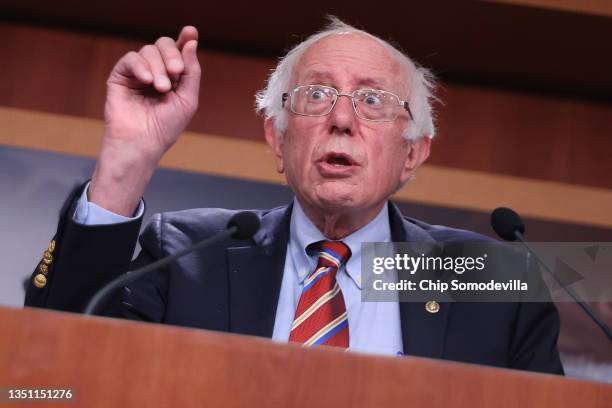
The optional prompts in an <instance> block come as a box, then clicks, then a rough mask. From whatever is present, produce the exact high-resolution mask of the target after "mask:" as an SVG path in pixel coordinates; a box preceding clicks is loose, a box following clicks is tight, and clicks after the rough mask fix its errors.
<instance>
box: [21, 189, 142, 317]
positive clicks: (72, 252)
mask: <svg viewBox="0 0 612 408" xmlns="http://www.w3.org/2000/svg"><path fill="white" fill-rule="evenodd" d="M85 185H86V184H83V185H81V186H79V187H77V188H75V189H74V190H73V191H72V192H71V194H70V195H69V196H68V198H67V200H66V202H65V203H64V205H63V207H62V210H61V211H60V217H59V222H58V227H57V231H56V233H55V235H54V237H53V240H52V242H51V244H50V245H49V248H47V250H46V251H45V252H44V255H43V258H42V259H41V261H40V262H39V264H38V265H37V266H36V269H35V270H34V273H33V274H32V276H31V278H30V281H29V284H28V286H27V289H26V297H25V305H26V306H34V307H43V308H49V309H56V310H64V311H71V312H82V311H83V309H84V307H85V305H86V304H87V302H88V301H89V299H91V297H92V296H93V294H94V293H95V292H96V291H97V290H98V289H100V288H101V287H102V286H103V285H105V284H106V283H108V282H109V281H111V280H112V279H114V278H115V277H117V276H118V275H120V274H122V273H124V272H125V271H127V270H128V268H129V267H130V261H131V259H132V256H133V254H134V248H135V246H136V242H137V239H138V233H139V230H140V226H141V223H142V217H139V218H138V219H136V220H133V221H130V222H125V223H120V224H111V225H96V226H88V225H83V224H79V223H77V222H75V221H74V220H73V217H72V214H73V213H74V210H75V206H76V203H77V201H78V197H79V196H80V195H81V194H82V192H83V189H84V188H85ZM139 258H140V260H139V261H138V262H139V263H146V262H147V261H148V260H149V259H147V258H151V256H150V255H149V254H147V253H144V254H142V256H141V257H139Z"/></svg>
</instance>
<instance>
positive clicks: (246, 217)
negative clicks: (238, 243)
mask: <svg viewBox="0 0 612 408" xmlns="http://www.w3.org/2000/svg"><path fill="white" fill-rule="evenodd" d="M231 227H236V228H237V229H238V230H237V231H236V232H234V234H232V238H235V239H248V238H251V237H252V236H253V235H255V233H256V232H257V230H258V229H259V217H258V216H257V215H256V214H255V213H253V212H251V211H241V212H239V213H236V214H234V216H233V217H232V218H230V220H229V221H228V223H227V228H231Z"/></svg>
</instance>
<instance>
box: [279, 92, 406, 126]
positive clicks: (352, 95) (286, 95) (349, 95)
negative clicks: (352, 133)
mask: <svg viewBox="0 0 612 408" xmlns="http://www.w3.org/2000/svg"><path fill="white" fill-rule="evenodd" d="M308 86H318V87H321V88H327V89H333V90H334V91H335V95H336V96H335V99H334V102H333V103H332V105H331V108H330V109H329V112H327V113H325V114H321V115H309V114H307V113H298V112H296V111H294V110H293V104H290V105H289V109H290V110H291V112H293V113H295V114H296V115H300V116H309V117H322V116H327V115H329V114H330V113H331V112H332V111H333V110H334V108H335V107H336V102H338V98H339V97H340V96H346V97H347V98H351V105H352V106H353V111H354V112H355V115H356V116H357V117H358V118H359V119H362V120H367V121H370V122H393V121H394V120H395V119H397V117H398V116H399V113H398V114H397V115H396V116H395V117H394V118H393V119H388V120H387V119H384V120H383V119H366V118H362V117H361V116H360V115H359V113H358V112H357V105H356V103H355V96H354V95H355V92H358V91H378V92H385V93H387V94H389V95H392V96H394V97H395V98H397V100H398V101H399V103H398V106H400V107H402V108H404V109H405V110H406V112H408V115H409V116H410V119H411V120H414V116H413V115H412V111H411V110H410V104H409V103H408V101H405V100H402V98H400V97H399V96H398V95H396V94H394V93H393V92H389V91H385V90H384V89H372V88H359V89H355V90H354V91H353V92H352V93H350V94H345V93H340V91H338V90H337V89H336V88H334V87H333V86H327V85H318V84H311V85H298V86H296V87H295V88H293V90H291V91H290V92H283V94H282V99H283V101H282V105H281V107H282V108H284V107H285V103H286V102H287V99H289V97H290V96H291V94H293V93H294V92H295V91H296V90H297V89H298V88H304V87H308Z"/></svg>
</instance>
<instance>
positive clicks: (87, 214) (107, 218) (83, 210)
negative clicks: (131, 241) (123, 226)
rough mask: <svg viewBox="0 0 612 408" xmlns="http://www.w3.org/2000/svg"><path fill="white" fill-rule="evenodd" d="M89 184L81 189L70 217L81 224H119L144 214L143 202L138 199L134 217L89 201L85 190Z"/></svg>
mask: <svg viewBox="0 0 612 408" xmlns="http://www.w3.org/2000/svg"><path fill="white" fill-rule="evenodd" d="M89 184H90V183H87V185H86V186H85V188H84V189H83V194H81V197H79V201H78V202H77V205H76V210H75V211H74V215H73V217H72V219H73V220H74V221H75V222H76V223H78V224H82V225H109V224H120V223H123V222H130V221H134V220H137V219H138V218H140V217H142V215H143V214H144V202H143V201H142V200H140V203H139V204H138V209H137V210H136V214H135V216H134V217H125V216H123V215H119V214H115V213H114V212H112V211H108V210H106V209H104V208H102V207H100V206H99V205H97V204H94V203H91V202H89V200H88V199H87V192H88V191H89Z"/></svg>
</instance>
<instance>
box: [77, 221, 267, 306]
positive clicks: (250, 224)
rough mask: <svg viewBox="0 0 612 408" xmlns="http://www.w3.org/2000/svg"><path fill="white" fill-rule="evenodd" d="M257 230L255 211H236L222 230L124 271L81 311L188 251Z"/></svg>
mask: <svg viewBox="0 0 612 408" xmlns="http://www.w3.org/2000/svg"><path fill="white" fill-rule="evenodd" d="M257 230H259V217H258V216H257V215H256V214H255V213H253V212H250V211H241V212H239V213H236V214H234V216H232V218H230V220H229V221H228V223H227V227H226V229H225V230H224V231H221V232H219V233H217V234H215V235H213V236H211V237H208V238H206V239H204V240H202V241H200V242H197V243H195V244H193V245H191V246H189V247H187V248H185V249H182V250H180V251H178V252H176V253H174V254H172V255H169V256H167V257H165V258H161V259H159V260H157V261H155V262H153V263H150V264H148V265H145V266H143V267H142V268H139V269H136V270H134V271H131V272H127V273H124V274H123V275H121V276H118V277H117V278H115V279H113V280H112V281H110V282H109V283H107V284H106V285H105V286H103V287H102V288H101V289H100V290H98V291H97V292H96V293H95V295H94V296H93V297H92V298H91V300H90V301H89V303H87V307H86V308H85V311H84V312H83V313H84V314H85V315H92V314H93V313H94V312H95V311H96V309H97V308H98V306H99V304H100V302H102V300H104V299H105V298H106V296H107V295H108V294H110V293H111V292H113V291H114V290H115V289H117V288H118V287H121V286H123V285H124V284H125V283H126V282H128V281H133V280H136V279H138V278H140V277H142V276H143V275H146V274H147V273H149V272H151V271H153V270H155V269H158V268H161V267H162V266H165V265H167V264H169V263H170V262H172V261H174V260H176V259H178V258H180V257H182V256H185V255H187V254H188V253H190V252H193V251H197V250H198V249H202V248H205V247H207V246H209V245H211V244H213V243H215V242H218V241H221V240H223V239H226V238H228V237H231V238H234V239H239V240H245V239H249V238H251V237H252V236H253V235H255V233H256V232H257Z"/></svg>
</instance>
